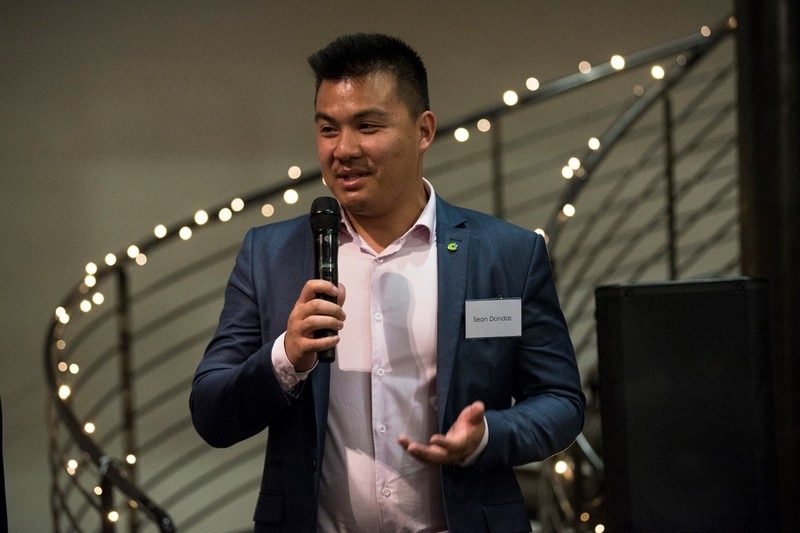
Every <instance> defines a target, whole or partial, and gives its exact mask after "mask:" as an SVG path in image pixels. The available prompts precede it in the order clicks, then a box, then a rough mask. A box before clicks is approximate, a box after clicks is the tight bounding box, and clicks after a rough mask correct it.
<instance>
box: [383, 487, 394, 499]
mask: <svg viewBox="0 0 800 533" xmlns="http://www.w3.org/2000/svg"><path fill="white" fill-rule="evenodd" d="M381 494H383V495H384V496H385V497H387V498H388V497H389V496H391V495H392V491H391V490H390V489H388V488H384V489H383V490H382V491H381Z"/></svg>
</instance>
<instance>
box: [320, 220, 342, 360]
mask: <svg viewBox="0 0 800 533" xmlns="http://www.w3.org/2000/svg"><path fill="white" fill-rule="evenodd" d="M336 241H338V238H337V235H336V234H334V233H332V232H330V233H329V232H324V233H322V234H320V235H318V236H317V277H318V278H319V279H324V280H325V281H330V282H331V283H333V284H334V285H338V284H339V279H338V275H337V264H336V263H337V255H338V254H337V252H338V242H336ZM317 298H320V299H322V300H325V301H328V302H333V303H336V298H335V297H334V296H330V295H328V294H321V293H317ZM334 335H337V332H336V331H333V330H331V329H318V330H317V331H315V332H314V337H315V338H317V339H321V338H323V337H332V336H334ZM335 360H336V347H335V346H334V347H333V348H328V349H327V350H323V351H321V352H317V361H319V362H320V363H332V362H334V361H335Z"/></svg>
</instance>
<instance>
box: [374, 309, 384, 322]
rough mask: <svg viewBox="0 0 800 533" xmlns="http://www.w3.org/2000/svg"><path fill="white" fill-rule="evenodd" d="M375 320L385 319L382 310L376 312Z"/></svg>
mask: <svg viewBox="0 0 800 533" xmlns="http://www.w3.org/2000/svg"><path fill="white" fill-rule="evenodd" d="M375 320H383V313H381V312H380V311H378V312H377V313H375Z"/></svg>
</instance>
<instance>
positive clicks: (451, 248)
mask: <svg viewBox="0 0 800 533" xmlns="http://www.w3.org/2000/svg"><path fill="white" fill-rule="evenodd" d="M447 249H448V250H449V251H451V252H455V251H456V250H458V243H457V242H452V241H450V243H448V244H447Z"/></svg>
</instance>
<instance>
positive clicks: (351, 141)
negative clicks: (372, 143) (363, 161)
mask: <svg viewBox="0 0 800 533" xmlns="http://www.w3.org/2000/svg"><path fill="white" fill-rule="evenodd" d="M338 140H339V142H338V143H337V144H336V150H334V153H333V155H334V157H336V159H354V158H357V157H359V156H360V155H361V144H360V141H359V138H358V133H356V132H354V131H351V130H349V129H344V130H342V131H341V133H340V134H339V139H338Z"/></svg>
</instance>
